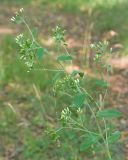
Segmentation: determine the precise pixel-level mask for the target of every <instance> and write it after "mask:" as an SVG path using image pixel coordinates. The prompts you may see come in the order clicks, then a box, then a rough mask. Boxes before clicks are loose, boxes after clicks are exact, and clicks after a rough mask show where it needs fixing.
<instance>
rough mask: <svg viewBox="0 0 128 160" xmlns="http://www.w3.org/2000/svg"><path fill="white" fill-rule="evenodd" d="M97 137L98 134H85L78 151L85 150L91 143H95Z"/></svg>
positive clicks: (98, 137)
mask: <svg viewBox="0 0 128 160" xmlns="http://www.w3.org/2000/svg"><path fill="white" fill-rule="evenodd" d="M99 139H100V136H98V135H87V136H86V137H85V139H84V140H83V142H82V143H81V145H80V151H85V150H86V149H88V148H89V147H91V145H94V144H96V143H97V142H98V140H99Z"/></svg>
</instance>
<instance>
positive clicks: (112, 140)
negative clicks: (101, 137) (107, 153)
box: [108, 131, 121, 143]
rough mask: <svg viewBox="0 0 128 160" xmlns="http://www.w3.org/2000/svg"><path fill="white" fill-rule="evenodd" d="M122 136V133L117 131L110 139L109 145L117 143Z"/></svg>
mask: <svg viewBox="0 0 128 160" xmlns="http://www.w3.org/2000/svg"><path fill="white" fill-rule="evenodd" d="M120 136H121V133H120V132H119V131H116V132H115V133H113V134H112V135H111V136H109V137H108V143H114V142H117V141H118V140H119V138H120Z"/></svg>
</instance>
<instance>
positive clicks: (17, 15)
mask: <svg viewBox="0 0 128 160" xmlns="http://www.w3.org/2000/svg"><path fill="white" fill-rule="evenodd" d="M23 12H24V9H23V8H21V9H20V10H19V11H18V12H16V13H15V16H13V17H12V18H11V21H13V22H15V23H22V21H23V19H22V13H23Z"/></svg>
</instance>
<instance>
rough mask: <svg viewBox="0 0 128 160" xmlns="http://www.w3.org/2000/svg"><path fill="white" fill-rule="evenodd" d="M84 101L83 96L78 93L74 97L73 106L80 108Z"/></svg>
mask: <svg viewBox="0 0 128 160" xmlns="http://www.w3.org/2000/svg"><path fill="white" fill-rule="evenodd" d="M84 101H85V94H83V93H80V94H78V95H76V96H75V97H74V100H73V105H74V106H75V107H82V105H83V104H84Z"/></svg>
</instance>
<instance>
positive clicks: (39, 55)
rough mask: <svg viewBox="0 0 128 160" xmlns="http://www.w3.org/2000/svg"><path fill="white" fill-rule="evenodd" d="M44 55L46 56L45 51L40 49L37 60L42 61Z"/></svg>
mask: <svg viewBox="0 0 128 160" xmlns="http://www.w3.org/2000/svg"><path fill="white" fill-rule="evenodd" d="M43 54H44V49H43V48H39V49H38V50H37V58H38V59H39V60H42V58H43Z"/></svg>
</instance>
